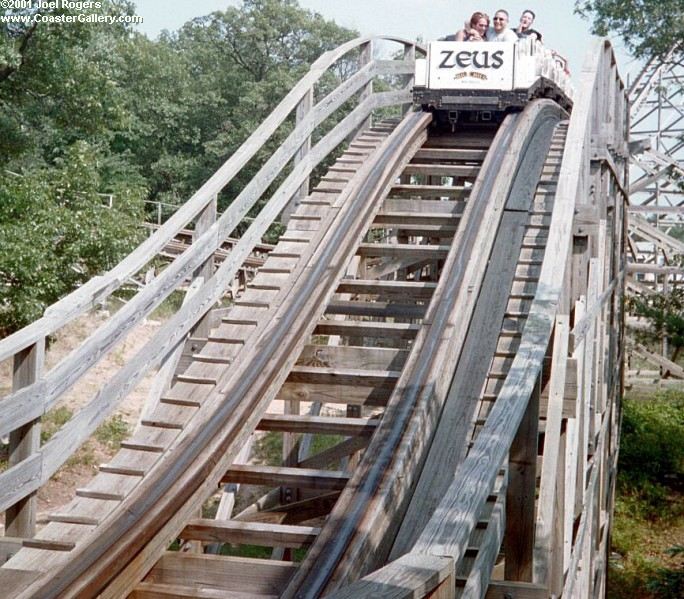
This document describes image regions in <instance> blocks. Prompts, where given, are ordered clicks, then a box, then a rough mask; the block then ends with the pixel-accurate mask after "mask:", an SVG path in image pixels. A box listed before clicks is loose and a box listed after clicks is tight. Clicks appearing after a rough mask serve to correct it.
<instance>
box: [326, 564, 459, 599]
mask: <svg viewBox="0 0 684 599" xmlns="http://www.w3.org/2000/svg"><path fill="white" fill-rule="evenodd" d="M454 580H455V578H454V561H453V560H452V559H451V558H447V557H437V556H434V555H420V554H417V553H408V554H406V555H404V556H403V557H400V558H399V559H397V560H395V561H393V562H390V563H389V564H387V565H386V566H385V567H383V568H380V569H379V570H376V571H375V572H372V573H371V574H368V575H367V576H365V577H364V578H362V579H361V580H357V581H356V582H353V583H352V584H350V585H349V586H346V587H343V588H341V589H339V590H337V591H334V592H332V593H330V594H328V595H326V598H327V599H361V598H363V599H418V598H420V597H430V598H432V599H453V597H454V596H455V595H454V593H455V584H454Z"/></svg>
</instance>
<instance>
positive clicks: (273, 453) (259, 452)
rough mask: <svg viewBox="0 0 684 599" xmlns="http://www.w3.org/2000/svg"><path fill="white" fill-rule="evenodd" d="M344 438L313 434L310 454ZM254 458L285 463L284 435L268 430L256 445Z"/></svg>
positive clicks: (266, 462)
mask: <svg viewBox="0 0 684 599" xmlns="http://www.w3.org/2000/svg"><path fill="white" fill-rule="evenodd" d="M343 440H344V437H342V436H340V435H313V440H312V441H311V449H310V451H309V455H315V454H317V453H320V452H321V451H325V450H326V449H330V448H331V447H334V446H335V445H337V444H338V443H340V442H341V441H343ZM254 459H255V461H256V462H257V463H259V464H265V465H267V466H280V465H282V463H283V435H282V434H281V433H278V432H274V431H273V432H268V433H266V434H265V435H263V436H262V437H261V438H260V439H259V440H258V441H257V442H256V444H255V446H254Z"/></svg>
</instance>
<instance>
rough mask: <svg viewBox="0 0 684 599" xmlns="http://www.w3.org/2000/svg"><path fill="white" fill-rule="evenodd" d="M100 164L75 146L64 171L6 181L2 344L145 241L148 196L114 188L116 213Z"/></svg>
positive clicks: (0, 189) (61, 165)
mask: <svg viewBox="0 0 684 599" xmlns="http://www.w3.org/2000/svg"><path fill="white" fill-rule="evenodd" d="M100 160H101V159H100V156H99V155H98V153H97V151H96V150H94V149H93V148H92V147H91V146H89V145H88V144H86V143H85V142H76V143H75V144H73V145H72V146H71V147H70V148H69V149H68V150H67V151H66V152H65V154H64V157H63V158H62V159H61V160H59V161H58V163H57V164H56V165H55V166H54V167H52V168H49V169H44V170H34V171H32V172H31V173H30V174H28V175H24V176H21V175H14V176H12V175H9V176H6V177H3V178H0V239H2V252H0V336H4V335H6V334H8V333H11V332H13V331H15V330H17V329H18V328H21V327H22V326H25V325H26V324H28V323H29V322H31V321H33V320H35V319H36V318H38V317H40V316H41V315H42V313H43V311H44V310H45V308H46V307H47V306H49V305H50V304H52V303H53V302H55V301H57V300H58V299H59V298H60V297H61V296H63V295H64V294H66V293H68V292H70V291H71V290H72V289H74V288H75V287H76V286H78V285H80V284H82V283H84V282H85V281H87V280H88V279H90V278H92V277H93V276H95V275H96V274H98V273H100V272H102V271H103V270H107V269H109V268H111V267H113V266H114V265H116V263H117V262H118V261H119V260H121V258H123V257H124V256H125V255H126V254H127V253H128V252H129V251H130V249H131V248H132V247H133V246H134V245H135V244H136V243H137V242H138V241H139V240H140V220H141V216H142V198H143V195H144V188H138V189H133V188H131V187H130V186H128V187H125V188H123V187H120V188H116V187H115V188H114V189H113V190H114V191H115V192H116V195H115V198H114V202H113V205H112V207H109V206H108V205H107V204H106V202H105V198H103V197H102V196H101V195H100V194H99V193H98V192H99V190H101V189H102V188H103V186H104V184H103V181H102V178H101V175H100V165H99V162H100Z"/></svg>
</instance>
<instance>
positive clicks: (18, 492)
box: [0, 453, 43, 510]
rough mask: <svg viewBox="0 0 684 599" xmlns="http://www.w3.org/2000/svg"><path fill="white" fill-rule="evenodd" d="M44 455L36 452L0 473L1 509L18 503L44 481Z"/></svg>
mask: <svg viewBox="0 0 684 599" xmlns="http://www.w3.org/2000/svg"><path fill="white" fill-rule="evenodd" d="M42 469H43V456H42V455H41V454H40V453H34V454H33V455H32V456H31V457H29V458H26V459H25V460H23V461H22V462H19V463H18V464H15V465H14V466H12V467H11V468H8V469H7V470H5V471H4V472H3V473H2V474H0V510H6V509H7V508H9V507H10V506H12V505H16V504H17V503H18V502H20V501H21V500H22V499H23V498H25V497H27V496H28V495H30V494H31V493H33V492H35V491H37V490H38V489H39V488H40V485H41V483H42V479H41V472H42Z"/></svg>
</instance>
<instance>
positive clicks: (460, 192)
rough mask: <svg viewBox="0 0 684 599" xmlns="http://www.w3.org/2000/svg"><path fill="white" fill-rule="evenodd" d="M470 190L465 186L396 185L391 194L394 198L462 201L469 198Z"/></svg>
mask: <svg viewBox="0 0 684 599" xmlns="http://www.w3.org/2000/svg"><path fill="white" fill-rule="evenodd" d="M469 192H470V188H468V187H464V186H463V185H395V186H394V187H392V191H391V192H390V193H391V194H392V195H393V196H397V197H405V198H411V197H416V198H454V199H457V200H462V199H464V198H466V197H467V196H468V193H469Z"/></svg>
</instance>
